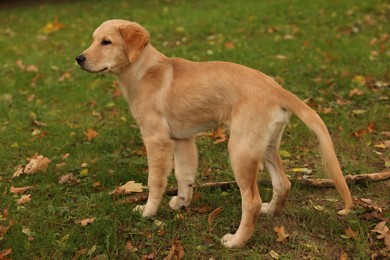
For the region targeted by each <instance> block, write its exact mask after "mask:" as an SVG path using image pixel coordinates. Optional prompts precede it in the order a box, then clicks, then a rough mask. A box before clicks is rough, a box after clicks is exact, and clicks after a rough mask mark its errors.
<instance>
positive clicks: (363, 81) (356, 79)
mask: <svg viewBox="0 0 390 260" xmlns="http://www.w3.org/2000/svg"><path fill="white" fill-rule="evenodd" d="M352 82H353V83H355V84H357V85H365V84H366V78H365V77H364V76H362V75H356V76H355V77H353V79H352Z"/></svg>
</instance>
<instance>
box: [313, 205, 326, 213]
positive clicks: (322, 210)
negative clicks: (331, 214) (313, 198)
mask: <svg viewBox="0 0 390 260" xmlns="http://www.w3.org/2000/svg"><path fill="white" fill-rule="evenodd" d="M313 208H314V209H315V210H317V211H321V212H326V209H325V208H324V207H322V206H321V205H313Z"/></svg>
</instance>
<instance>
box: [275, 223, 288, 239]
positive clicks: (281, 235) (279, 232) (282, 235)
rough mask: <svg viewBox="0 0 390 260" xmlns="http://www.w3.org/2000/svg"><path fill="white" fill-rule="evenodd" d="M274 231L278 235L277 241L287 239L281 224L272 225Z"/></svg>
mask: <svg viewBox="0 0 390 260" xmlns="http://www.w3.org/2000/svg"><path fill="white" fill-rule="evenodd" d="M274 231H275V232H276V234H277V235H278V238H277V239H276V241H277V242H285V241H286V240H287V238H288V237H289V234H288V233H286V232H285V230H284V227H283V226H280V227H278V226H276V227H274Z"/></svg>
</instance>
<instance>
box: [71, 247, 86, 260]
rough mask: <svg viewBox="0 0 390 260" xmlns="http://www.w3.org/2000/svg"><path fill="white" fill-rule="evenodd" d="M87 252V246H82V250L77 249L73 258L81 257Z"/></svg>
mask: <svg viewBox="0 0 390 260" xmlns="http://www.w3.org/2000/svg"><path fill="white" fill-rule="evenodd" d="M86 252H87V249H86V248H82V249H80V250H77V251H76V252H75V253H74V255H73V257H72V259H74V260H76V259H79V257H80V256H82V255H84V254H85V253H86Z"/></svg>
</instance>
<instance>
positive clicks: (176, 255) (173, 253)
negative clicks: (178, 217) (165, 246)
mask: <svg viewBox="0 0 390 260" xmlns="http://www.w3.org/2000/svg"><path fill="white" fill-rule="evenodd" d="M183 258H184V247H183V245H182V244H181V241H180V240H176V241H175V242H173V244H172V246H171V250H170V251H169V254H168V256H167V257H166V258H164V260H173V259H175V260H181V259H183Z"/></svg>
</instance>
